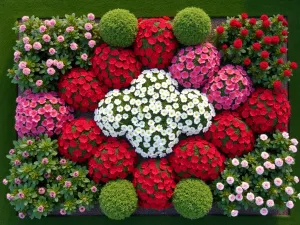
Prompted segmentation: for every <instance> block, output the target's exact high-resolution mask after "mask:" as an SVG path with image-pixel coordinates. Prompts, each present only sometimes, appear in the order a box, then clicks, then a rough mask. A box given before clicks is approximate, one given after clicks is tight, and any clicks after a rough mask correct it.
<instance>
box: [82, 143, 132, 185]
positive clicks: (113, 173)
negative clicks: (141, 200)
mask: <svg viewBox="0 0 300 225" xmlns="http://www.w3.org/2000/svg"><path fill="white" fill-rule="evenodd" d="M136 161H137V155H136V152H135V151H134V149H133V148H132V147H131V146H130V144H129V143H128V142H127V141H126V140H125V139H117V138H112V137H110V138H108V139H107V141H105V142H103V143H102V144H101V145H100V146H99V147H98V148H97V149H96V151H95V152H94V154H93V156H92V157H91V158H90V160H89V163H88V165H89V175H90V176H91V177H92V179H93V180H94V181H95V182H96V183H99V182H108V181H110V180H116V179H125V178H126V177H127V176H128V175H129V174H131V173H132V172H133V170H134V166H135V163H136Z"/></svg>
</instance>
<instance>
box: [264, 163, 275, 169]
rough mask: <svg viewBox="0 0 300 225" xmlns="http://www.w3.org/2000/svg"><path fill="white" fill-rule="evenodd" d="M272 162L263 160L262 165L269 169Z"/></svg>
mask: <svg viewBox="0 0 300 225" xmlns="http://www.w3.org/2000/svg"><path fill="white" fill-rule="evenodd" d="M272 165H273V164H272V163H271V162H269V161H266V162H264V167H265V168H266V169H271V168H272Z"/></svg>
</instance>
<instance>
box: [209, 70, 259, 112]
mask: <svg viewBox="0 0 300 225" xmlns="http://www.w3.org/2000/svg"><path fill="white" fill-rule="evenodd" d="M252 91H253V88H252V81H251V79H250V78H249V77H248V76H247V73H246V71H245V70H244V69H243V67H241V66H233V65H226V66H223V67H222V68H221V69H220V70H219V71H218V73H216V75H215V76H212V77H210V78H209V81H208V83H207V84H206V85H205V87H204V90H203V92H205V93H206V94H207V97H208V100H209V101H210V102H211V103H212V104H213V106H214V107H215V109H217V110H222V109H224V110H229V109H231V110H235V109H236V108H238V107H239V105H240V104H241V103H243V102H245V101H246V100H247V98H248V96H249V95H250V94H251V92H252Z"/></svg>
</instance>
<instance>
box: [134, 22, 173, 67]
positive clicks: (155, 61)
mask: <svg viewBox="0 0 300 225" xmlns="http://www.w3.org/2000/svg"><path fill="white" fill-rule="evenodd" d="M169 20H170V19H169V18H168V17H163V18H154V19H153V18H152V19H139V25H138V33H137V37H136V40H135V42H134V45H133V47H134V53H135V54H136V55H137V56H138V57H139V59H140V61H141V63H142V64H143V66H147V67H148V68H158V69H164V68H167V67H168V66H169V64H170V62H171V60H172V57H173V56H174V54H175V52H176V49H177V46H178V42H177V40H176V38H175V37H174V35H173V32H172V24H171V22H170V21H169Z"/></svg>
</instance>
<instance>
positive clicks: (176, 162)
mask: <svg viewBox="0 0 300 225" xmlns="http://www.w3.org/2000/svg"><path fill="white" fill-rule="evenodd" d="M224 161H225V157H224V156H223V155H222V154H221V153H220V152H219V151H218V150H217V149H216V147H215V146H214V145H213V144H211V143H209V142H207V141H206V140H203V139H201V138H200V137H199V136H191V137H188V138H186V139H183V140H181V141H180V142H179V143H178V144H177V145H175V147H174V148H173V154H172V155H171V156H170V163H171V166H172V167H173V169H174V172H175V173H176V175H177V179H178V180H179V179H181V178H188V177H196V178H199V179H201V180H205V181H207V180H215V179H216V178H217V177H218V176H219V174H220V173H221V172H223V170H224V168H225V166H224Z"/></svg>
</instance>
